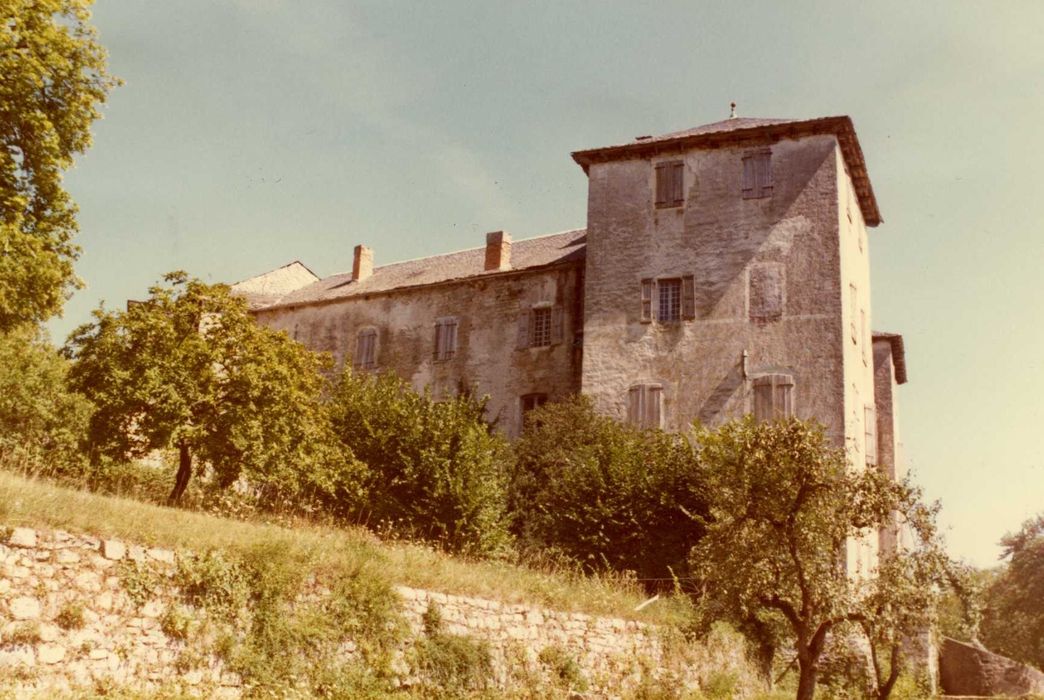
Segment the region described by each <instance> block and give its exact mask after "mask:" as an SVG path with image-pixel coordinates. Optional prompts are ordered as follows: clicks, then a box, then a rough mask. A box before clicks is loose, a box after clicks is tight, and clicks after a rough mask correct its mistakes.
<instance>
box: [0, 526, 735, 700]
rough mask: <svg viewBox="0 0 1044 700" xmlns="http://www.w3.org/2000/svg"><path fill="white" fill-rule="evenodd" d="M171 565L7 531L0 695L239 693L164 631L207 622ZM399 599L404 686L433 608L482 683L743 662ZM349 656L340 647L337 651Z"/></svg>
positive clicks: (145, 551)
mask: <svg viewBox="0 0 1044 700" xmlns="http://www.w3.org/2000/svg"><path fill="white" fill-rule="evenodd" d="M175 557H176V555H175V553H174V552H172V551H170V550H165V549H156V548H148V547H142V546H138V545H134V544H130V543H124V542H119V541H114V540H105V539H102V538H97V537H91V536H84V535H73V534H69V533H66V532H61V531H55V532H46V531H36V530H32V529H27V528H15V529H14V530H13V532H11V534H10V535H9V536H8V537H7V538H6V544H0V695H3V694H4V692H5V691H14V696H15V697H43V696H46V695H47V694H48V693H52V694H53V693H54V692H58V691H61V692H70V691H71V692H73V693H79V692H89V691H92V690H94V689H98V688H103V689H104V688H109V689H115V688H128V689H137V690H140V691H144V692H151V691H155V690H157V689H160V688H166V689H168V690H169V689H177V690H180V691H181V692H184V693H187V694H189V695H196V696H200V697H239V695H240V694H241V691H242V682H241V680H240V678H239V677H238V676H237V675H236V674H234V673H230V672H229V671H228V670H227V669H226V668H224V667H223V664H222V662H221V661H220V659H218V658H217V657H215V656H204V657H201V656H199V654H198V651H194V650H193V648H192V647H191V644H190V643H189V642H188V641H186V640H185V639H179V638H177V635H175V636H170V634H168V632H169V628H168V627H167V625H165V624H164V618H165V616H166V614H167V612H168V610H170V609H172V608H175V607H176V608H177V610H178V611H179V612H180V613H181V614H188V615H191V616H192V619H193V621H194V622H202V621H203V620H204V618H205V616H206V614H207V613H206V611H205V610H203V609H194V608H186V607H184V606H181V605H178V604H177V601H178V594H177V591H176V589H175V588H174V587H173V585H172V584H171V583H170V577H169V576H164V575H163V574H164V573H167V574H169V573H170V572H171V571H172V570H173V568H174V565H175V561H176V560H175ZM132 563H136V564H135V565H136V566H143V567H149V569H150V570H152V571H154V572H156V573H158V576H156V577H154V578H153V579H152V581H153V583H152V584H151V585H150V586H149V587H148V588H147V589H142V590H141V591H139V592H138V596H139V597H138V600H135V599H134V596H132V594H131V592H130V589H129V588H128V583H127V573H126V570H121V567H126V566H127V565H129V564H132ZM397 592H398V594H399V598H400V600H401V612H402V614H403V617H404V619H405V621H406V623H407V624H408V626H409V628H410V630H411V632H412V634H411V635H410V637H409V638H408V639H407V641H406V642H405V645H404V647H403V648H402V649H401V650H400V653H399V658H400V661H398V662H396V663H395V664H393V667H394V668H397V669H400V670H399V671H398V672H399V673H401V676H400V677H399V682H400V683H401V684H403V685H409V684H410V683H411V682H413V681H414V680H415V679H413V678H412V677H411V676H410V669H409V667H408V665H407V664H405V663H403V662H402V659H404V658H406V656H407V655H408V649H409V646H410V644H412V641H410V640H415V639H419V638H421V637H422V636H423V634H424V631H423V629H424V624H423V618H424V615H425V613H426V612H427V611H428V610H429V608H430V607H432V606H435V607H437V608H438V610H439V613H440V615H441V617H442V620H443V625H444V631H445V632H446V633H449V634H454V635H463V636H467V637H470V638H472V639H475V640H482V641H484V642H486V643H487V644H488V645H489V649H490V654H491V659H492V676H493V677H492V679H491V680H492V681H493V683H494V684H495V685H496V686H497V687H500V688H503V689H509V688H516V689H517V687H518V686H519V684H520V683H521V684H523V686H522V687H529V686H528V685H527V684H529V683H543V682H549V681H551V682H553V679H551V678H550V676H549V674H552V673H553V669H549V668H547V667H546V664H545V663H544V662H542V661H541V659H540V656H541V652H542V651H544V650H546V649H549V648H553V649H555V650H556V651H558V652H559V653H560V654H561V655H562V658H569V659H571V660H573V661H574V662H575V663H576V668H577V671H578V673H580V674H581V675H582V676H583V678H584V679H585V680H586V682H587V683H588V689H589V693H590V694H589V695H588V697H599V698H607V697H618V696H619V695H621V694H622V693H623V691H624V689H626V688H630V687H633V686H634V685H635V684H637V683H640V682H643V681H648V679H650V678H654V677H656V678H659V677H661V676H662V674H670V682H671V683H672V684H673V687H676V688H679V689H680V688H684V687H689V688H695V687H698V685H699V683H700V682H701V680H702V678H701V677H700V674H705V673H708V672H713V671H714V669H715V668H719V669H721V670H728V669H730V668H742V667H744V665H745V662H744V657H743V650H742V646H741V645H740V646H736V647H735V648H732V649H725V648H724V647H723V648H721V649H717V650H704V649H702V648H700V647H699V646H698V645H688V644H686V643H685V642H683V641H681V640H680V639H673V641H672V638H670V637H665V636H664V635H663V634H662V633H661V632H660V631H659V630H657V629H656V628H655V627H652V626H650V625H647V624H644V623H640V622H636V621H633V620H623V619H617V618H600V617H593V616H590V615H585V614H580V613H571V612H562V611H557V610H550V609H547V608H543V607H539V606H534V605H524V604H508V603H502V602H499V601H495V600H489V599H484V598H476V597H468V596H459V595H450V594H447V593H439V592H434V591H426V590H420V589H415V588H406V587H399V588H398V589H397ZM326 594H328V593H325V592H322V591H311V592H307V591H306V592H304V593H303V595H306V596H308V595H311V596H314V595H326ZM70 610H75V611H78V612H77V613H76V614H75V615H73V614H72V613H70V612H69V611H70ZM717 646H719V647H722V646H723V645H721V644H718V645H717ZM724 646H725V647H727V646H728V645H727V644H726V645H724ZM351 648H352V645H351V644H348V645H346V649H347V650H348V651H346V653H349V654H350V653H351ZM708 651H713V653H710V654H708ZM726 652H727V653H726ZM711 657H714V660H713V661H712V662H708V661H707V659H708V658H711ZM4 697H7V696H6V695H4Z"/></svg>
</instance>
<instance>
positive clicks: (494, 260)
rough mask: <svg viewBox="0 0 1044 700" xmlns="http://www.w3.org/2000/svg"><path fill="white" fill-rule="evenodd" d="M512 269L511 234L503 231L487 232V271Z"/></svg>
mask: <svg viewBox="0 0 1044 700" xmlns="http://www.w3.org/2000/svg"><path fill="white" fill-rule="evenodd" d="M510 269H511V236H509V235H508V234H506V233H504V232H503V231H491V232H490V233H487V234H486V272H489V271H491V270H510Z"/></svg>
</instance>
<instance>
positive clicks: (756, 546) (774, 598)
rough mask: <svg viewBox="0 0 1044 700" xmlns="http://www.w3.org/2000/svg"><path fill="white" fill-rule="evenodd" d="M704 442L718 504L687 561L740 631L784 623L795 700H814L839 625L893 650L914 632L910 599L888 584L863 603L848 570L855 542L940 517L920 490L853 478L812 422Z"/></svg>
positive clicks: (722, 434)
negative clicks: (794, 666)
mask: <svg viewBox="0 0 1044 700" xmlns="http://www.w3.org/2000/svg"><path fill="white" fill-rule="evenodd" d="M698 440H699V444H700V457H701V460H702V463H703V466H704V468H705V469H706V472H707V478H708V493H709V494H711V499H712V500H711V509H710V517H711V520H710V525H709V528H708V531H707V535H706V536H705V537H704V539H702V540H701V541H700V542H699V544H697V545H696V547H695V548H694V549H693V552H692V559H693V564H694V566H695V567H696V569H697V571H698V573H699V575H700V578H701V580H702V583H703V586H704V595H705V597H706V598H708V599H710V600H711V601H713V602H714V603H715V604H717V605H718V606H719V607H720V609H722V610H725V611H728V612H729V613H730V616H731V617H732V618H733V619H736V620H737V621H744V620H748V619H750V618H751V617H760V616H762V615H765V614H771V615H776V616H779V617H781V618H782V620H783V621H784V622H785V624H786V627H787V629H788V631H789V633H790V635H791V637H792V638H793V640H794V646H795V650H796V652H797V660H798V671H799V679H798V689H797V697H798V700H807V699H808V698H811V697H812V695H813V693H814V691H815V686H816V682H817V677H818V673H819V667H820V661H821V656H822V654H823V651H824V646H825V644H826V641H827V638H828V635H829V634H830V633H831V632H832V631H833V630H834V629H835V628H837V627H838V626H839V625H841V624H842V623H845V622H851V623H859V622H867V621H871V622H870V624H872V625H873V626H874V634H875V636H876V637H878V638H882V639H886V640H888V639H891V638H892V637H891V636H889V635H892V634H896V635H898V634H900V633H901V632H899V631H896V630H899V629H902V631H908V630H907V629H905V628H903V625H904V624H905V623H906V622H907V621H908V618H906V617H904V615H905V614H906V613H905V612H900V610H901V609H904V606H905V605H906V604H907V603H908V602H909V601H910V600H912V599H913V598H914V597H915V596H912V595H911V596H909V597H908V598H904V597H903V596H899V597H898V598H892V597H889V594H888V590H887V587H886V585H885V583H884V580H882V585H881V586H880V587H878V588H877V589H873V590H872V595H870V596H869V597H868V596H867V595H865V593H866V592H865V591H863V590H860V586H859V585H858V582H859V581H860V580H861V579H860V577H859V576H858V575H855V576H850V573H849V572H848V571H847V570H846V567H845V566H844V562H845V557H846V554H845V552H846V548H847V547H848V544H849V543H850V542H853V543H857V544H858V543H860V542H867V541H870V540H871V538H873V539H876V537H877V533H878V532H879V530H880V529H882V528H884V527H887V526H890V525H891V524H892V523H893V518H894V517H898V518H899V522H914V523H919V522H920V521H919V520H918V518H923V519H925V520H926V521H930V520H931V518H932V516H934V509H931V508H925V507H924V506H922V505H921V504H920V503H919V502H918V500H917V496H918V493H917V491H916V490H915V489H913V488H911V487H910V486H909V485H907V484H897V483H895V482H892V481H891V480H889V479H888V478H887V477H885V476H884V475H883V474H881V473H880V472H878V471H877V470H873V469H866V470H858V471H857V470H850V469H848V466H847V463H846V458H845V456H844V453H843V452H842V451H840V450H838V449H835V448H833V447H831V446H830V445H829V444H828V443H827V440H826V437H825V435H824V434H823V430H822V428H821V427H819V426H816V425H813V424H809V423H803V422H800V421H794V420H787V421H776V422H773V423H761V424H757V423H754V422H753V420H752V419H750V418H749V417H748V418H746V419H743V420H737V421H732V422H730V423H727V424H725V425H723V426H722V427H721V428H719V429H718V430H716V431H710V430H706V429H704V430H701V431H700V433H699V436H698ZM740 553H741V554H740ZM927 557H928V559H930V560H931V561H932V562H934V561H935V559H934V557H935V553H934V552H933V553H931V554H930V555H927ZM896 561H897V562H899V561H900V560H899V559H897V560H896ZM908 564H909V563H908V562H907V561H906V560H902V563H901V564H899V563H897V565H896V566H897V569H899V570H903V571H906V570H907V569H906V567H907V566H908ZM920 565H921V564H920V563H918V564H916V565H913V568H915V569H916V567H917V566H920ZM924 566H925V567H926V569H931V566H929V565H928V564H924ZM933 571H934V569H933ZM852 573H853V574H855V573H856V572H854V571H853V572H852ZM903 595H905V593H904V594H903ZM875 596H876V597H875ZM911 616H912V617H916V615H913V614H911ZM886 630H887V631H886ZM879 690H881V689H879Z"/></svg>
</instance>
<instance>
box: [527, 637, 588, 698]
mask: <svg viewBox="0 0 1044 700" xmlns="http://www.w3.org/2000/svg"><path fill="white" fill-rule="evenodd" d="M537 661H539V662H540V663H541V665H543V666H544V667H546V668H547V669H548V671H550V673H551V678H552V681H553V683H554V684H555V686H556V687H557V688H559V689H561V690H565V691H568V690H573V691H579V692H581V693H582V692H584V691H586V690H587V685H588V684H587V679H586V678H584V674H583V671H582V670H581V669H580V664H578V663H577V662H576V659H575V658H573V655H572V654H570V653H569V652H568V651H566V650H565V649H564V648H562V647H561V646H559V645H557V644H552V645H550V646H546V647H544V648H543V649H541V650H540V653H539V654H537Z"/></svg>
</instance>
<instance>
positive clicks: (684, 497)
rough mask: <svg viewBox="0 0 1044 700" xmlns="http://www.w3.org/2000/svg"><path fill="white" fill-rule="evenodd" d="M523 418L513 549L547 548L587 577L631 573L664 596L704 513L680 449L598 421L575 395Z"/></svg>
mask: <svg viewBox="0 0 1044 700" xmlns="http://www.w3.org/2000/svg"><path fill="white" fill-rule="evenodd" d="M528 419H529V420H528V421H527V428H526V430H525V431H524V433H523V435H522V437H521V439H520V440H519V441H518V443H517V444H516V446H515V448H516V464H515V468H514V470H513V472H512V475H511V480H510V486H509V503H510V507H511V514H512V518H513V530H514V532H515V534H516V535H517V536H518V539H519V541H520V545H521V547H522V548H523V549H526V550H537V551H546V550H548V549H555V550H557V551H560V552H563V553H564V554H566V555H567V556H569V557H570V558H572V559H574V560H575V561H578V562H580V563H581V565H582V566H583V567H584V569H585V570H587V571H598V570H604V569H613V570H616V571H634V572H636V573H637V575H638V577H639V578H640V579H643V580H645V581H646V583H647V584H648V587H649V588H658V589H669V588H670V587H671V586H672V583H673V576H674V574H678V575H680V576H682V575H684V572H685V570H686V568H687V567H686V560H687V556H688V553H689V550H690V549H691V548H692V546H693V545H694V544H696V542H697V541H698V540H699V539H700V537H701V536H702V535H703V532H704V525H703V519H702V516H704V515H706V512H707V497H706V495H705V488H704V483H703V477H702V475H701V473H700V469H699V466H698V463H697V459H696V455H695V453H694V451H693V450H692V448H691V446H690V445H689V443H688V442H687V441H686V440H685V439H684V438H683V437H681V436H677V435H671V434H668V433H664V432H661V431H658V430H657V431H652V430H646V431H639V430H635V429H633V428H630V427H628V426H624V425H622V424H620V423H618V422H616V421H614V420H613V419H611V418H608V417H606V416H602V415H599V414H598V413H596V412H595V410H594V408H593V406H592V404H591V402H590V400H589V399H587V398H585V397H575V398H573V399H570V400H568V401H565V402H562V403H553V404H547V405H545V406H542V407H541V408H539V409H537V410H535V411H534V412H533V413H531V414H530V415H529V416H528Z"/></svg>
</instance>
